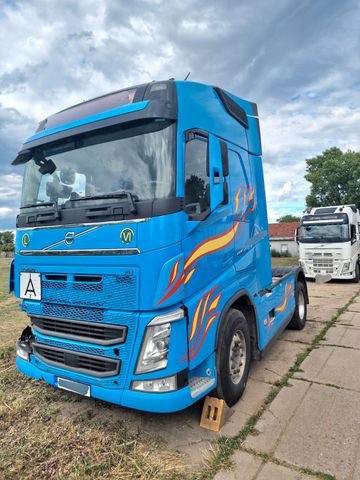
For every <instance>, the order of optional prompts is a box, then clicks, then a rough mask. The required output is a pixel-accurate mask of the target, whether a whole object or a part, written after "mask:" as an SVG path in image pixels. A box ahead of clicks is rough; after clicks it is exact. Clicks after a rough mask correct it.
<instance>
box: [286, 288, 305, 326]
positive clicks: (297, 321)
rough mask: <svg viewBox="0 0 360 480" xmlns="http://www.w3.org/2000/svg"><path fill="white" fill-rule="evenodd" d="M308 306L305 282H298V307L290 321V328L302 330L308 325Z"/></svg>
mask: <svg viewBox="0 0 360 480" xmlns="http://www.w3.org/2000/svg"><path fill="white" fill-rule="evenodd" d="M306 315H307V304H306V288H305V285H304V283H303V282H301V281H297V282H296V306H295V312H294V315H293V317H292V319H291V320H290V323H289V325H288V328H290V329H292V330H302V329H303V328H304V327H305V324H306Z"/></svg>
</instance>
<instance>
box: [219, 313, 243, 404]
mask: <svg viewBox="0 0 360 480" xmlns="http://www.w3.org/2000/svg"><path fill="white" fill-rule="evenodd" d="M218 336H219V337H218V339H217V341H218V343H217V345H218V348H217V352H216V369H217V378H218V383H217V387H216V389H215V393H216V395H217V396H218V397H219V398H222V399H224V400H225V402H226V403H227V405H228V406H229V407H231V406H232V405H234V404H235V403H236V402H237V401H238V400H239V398H240V397H241V395H242V394H243V392H244V390H245V387H246V382H247V379H248V376H249V368H250V362H251V342H250V329H249V325H248V323H247V321H246V318H245V316H244V314H243V313H242V312H241V311H239V310H235V309H234V308H231V309H230V310H229V311H228V313H227V315H226V317H225V318H224V320H223V322H222V323H221V325H220V329H219V332H218Z"/></svg>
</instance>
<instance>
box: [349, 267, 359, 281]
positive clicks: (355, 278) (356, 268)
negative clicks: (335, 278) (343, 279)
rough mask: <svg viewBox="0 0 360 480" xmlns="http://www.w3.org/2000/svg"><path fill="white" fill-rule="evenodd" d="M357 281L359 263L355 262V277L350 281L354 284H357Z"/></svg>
mask: <svg viewBox="0 0 360 480" xmlns="http://www.w3.org/2000/svg"><path fill="white" fill-rule="evenodd" d="M359 280H360V267H359V262H357V264H356V267H355V277H354V278H353V279H352V280H351V281H352V282H354V283H358V282H359Z"/></svg>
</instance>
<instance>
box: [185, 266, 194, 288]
mask: <svg viewBox="0 0 360 480" xmlns="http://www.w3.org/2000/svg"><path fill="white" fill-rule="evenodd" d="M195 270H196V267H194V268H193V269H192V270H190V272H189V273H187V275H186V277H185V280H184V284H185V285H186V284H187V283H188V281H189V280H190V278H191V277H192V276H193V275H194V273H195Z"/></svg>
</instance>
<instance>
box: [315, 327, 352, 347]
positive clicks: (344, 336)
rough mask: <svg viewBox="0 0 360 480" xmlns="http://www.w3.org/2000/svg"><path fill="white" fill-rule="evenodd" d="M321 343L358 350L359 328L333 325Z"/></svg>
mask: <svg viewBox="0 0 360 480" xmlns="http://www.w3.org/2000/svg"><path fill="white" fill-rule="evenodd" d="M321 343H322V344H328V345H338V346H343V347H350V348H357V349H360V328H356V327H348V326H344V325H334V326H333V327H331V328H330V329H329V330H328V331H327V333H326V337H325V339H324V340H322V342H321Z"/></svg>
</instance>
